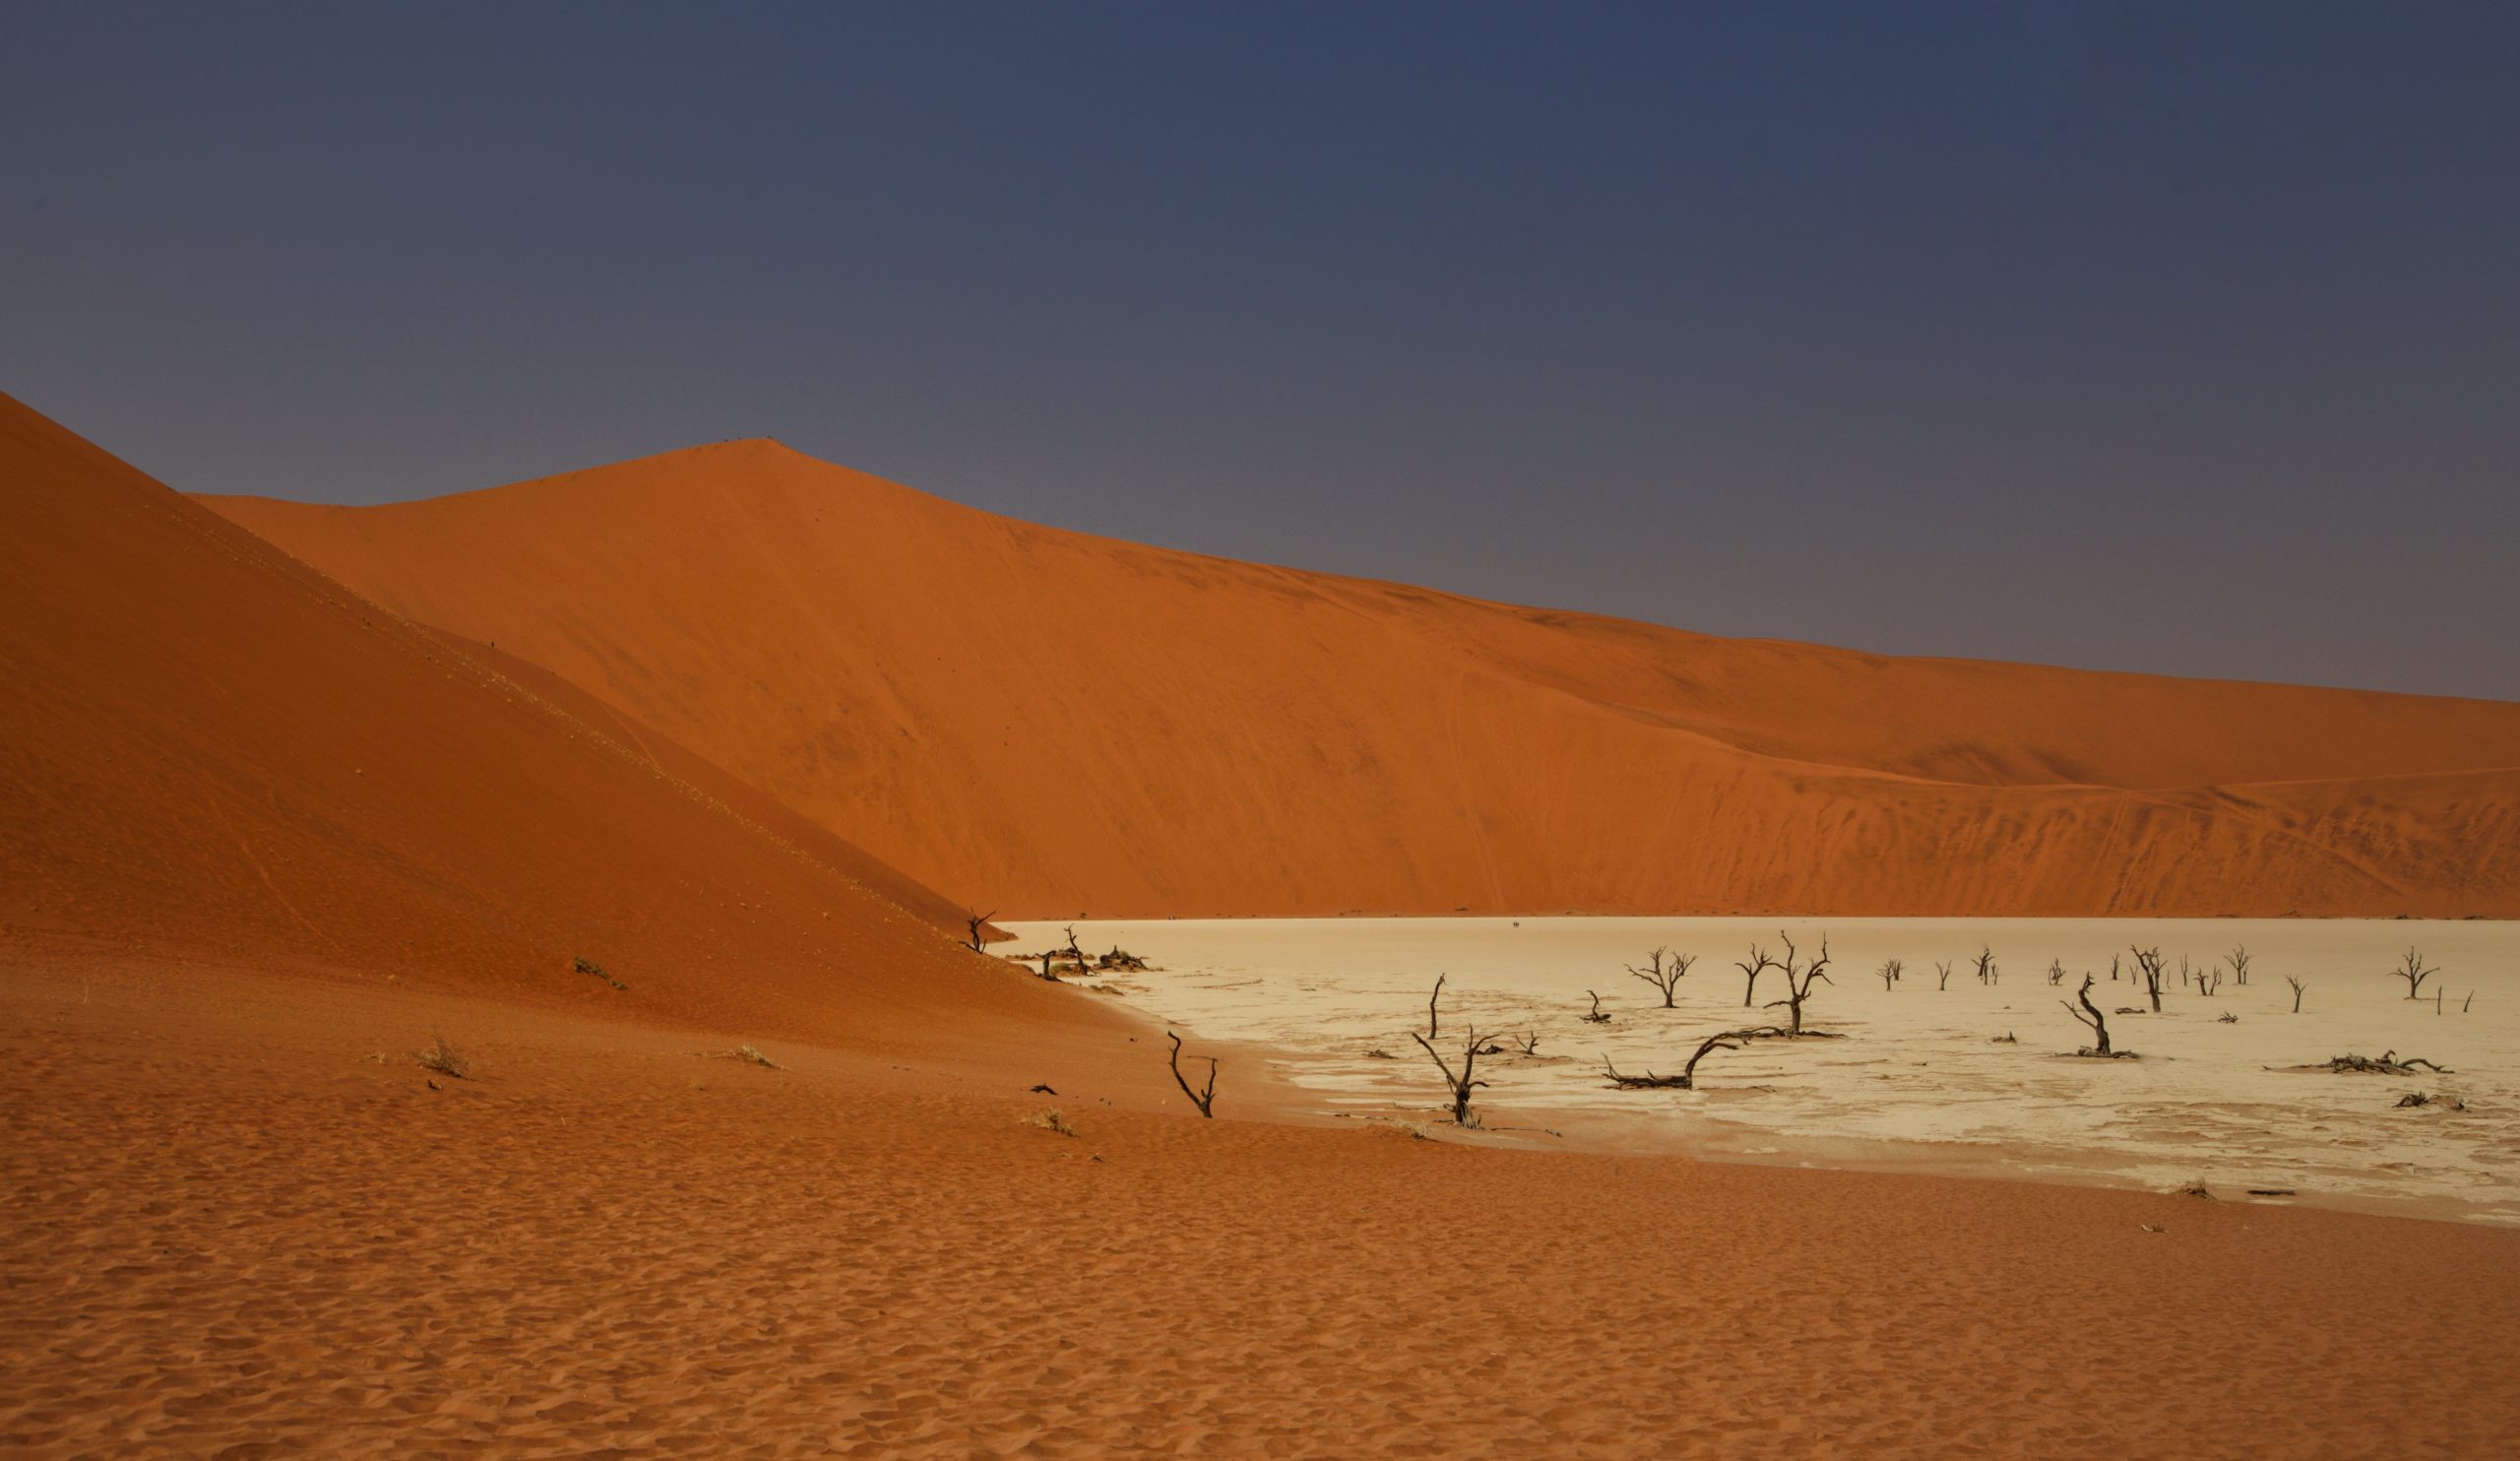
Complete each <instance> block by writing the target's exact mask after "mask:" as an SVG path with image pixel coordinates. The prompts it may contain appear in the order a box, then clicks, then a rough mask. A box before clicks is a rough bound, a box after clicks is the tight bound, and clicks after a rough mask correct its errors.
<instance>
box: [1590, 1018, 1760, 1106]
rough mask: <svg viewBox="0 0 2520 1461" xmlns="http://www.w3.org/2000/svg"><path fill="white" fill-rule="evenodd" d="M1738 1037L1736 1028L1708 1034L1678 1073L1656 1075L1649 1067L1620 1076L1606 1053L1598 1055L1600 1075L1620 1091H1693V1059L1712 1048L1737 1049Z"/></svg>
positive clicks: (1695, 1074) (1694, 1067) (1738, 1046)
mask: <svg viewBox="0 0 2520 1461" xmlns="http://www.w3.org/2000/svg"><path fill="white" fill-rule="evenodd" d="M1741 1039H1742V1033H1741V1032H1740V1031H1738V1030H1727V1031H1725V1032H1724V1033H1723V1034H1721V1035H1710V1036H1708V1037H1707V1038H1706V1040H1705V1042H1704V1043H1703V1044H1701V1045H1700V1046H1699V1047H1698V1048H1697V1053H1696V1054H1694V1055H1691V1056H1689V1063H1688V1064H1686V1065H1684V1066H1682V1067H1680V1073H1679V1074H1678V1075H1656V1074H1655V1073H1654V1072H1652V1071H1650V1070H1649V1071H1647V1072H1645V1073H1644V1074H1643V1075H1621V1074H1619V1070H1618V1067H1617V1066H1615V1065H1612V1064H1611V1063H1610V1057H1609V1056H1607V1055H1604V1056H1603V1057H1602V1074H1604V1075H1606V1076H1608V1077H1609V1082H1610V1084H1611V1085H1613V1086H1616V1087H1618V1088H1619V1089H1620V1090H1622V1091H1694V1090H1696V1089H1697V1062H1699V1061H1700V1060H1703V1059H1705V1058H1706V1057H1707V1055H1708V1054H1710V1053H1711V1052H1713V1051H1716V1050H1737V1049H1739V1048H1741V1046H1740V1041H1741Z"/></svg>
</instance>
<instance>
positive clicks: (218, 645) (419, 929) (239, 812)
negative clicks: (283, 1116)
mask: <svg viewBox="0 0 2520 1461" xmlns="http://www.w3.org/2000/svg"><path fill="white" fill-rule="evenodd" d="M501 664H502V662H501V660H500V658H499V657H497V656H495V655H492V654H490V653H488V652H478V653H476V652H475V651H474V650H473V648H472V647H468V646H466V645H464V644H462V643H461V642H460V641H457V640H454V639H453V638H451V637H450V636H446V635H444V634H441V633H438V632H436V631H432V630H427V629H423V628H420V627H418V626H415V625H412V624H410V623H407V622H405V621H403V620H402V619H400V618H398V617H396V616H395V615H393V614H391V613H389V612H386V611H384V610H382V609H379V608H377V607H375V606H374V605H373V604H370V603H365V602H363V601H361V600H359V599H358V598H356V597H355V596H353V595H352V594H350V593H348V592H347V591H346V590H344V589H343V588H342V587H341V586H340V585H338V584H336V583H334V582H332V581H331V580H328V579H326V578H324V577H322V576H321V575H319V574H317V573H315V572H313V571H311V570H309V569H308V568H307V567H306V566H305V565H303V564H301V563H299V562H297V561H295V560H294V559H291V558H289V557H287V556H286V555H285V554H283V553H281V552H279V551H277V550H275V549H273V548H272V547H271V546H270V545H269V544H267V543H265V542H263V541H262V540H259V539H256V538H254V537H252V536H251V535H249V534H246V533H244V532H242V531H240V530H238V529H236V528H235V527H233V526H232V525H230V524H228V523H227V522H225V521H223V520H222V519H221V518H219V517H217V516H215V515H214V514H211V513H209V512H206V511H204V510H202V509H201V508H200V507H198V506H196V505H194V504H193V503H191V502H189V501H187V500H186V499H184V498H183V497H181V496H179V495H177V494H176V493H174V492H171V491H168V490H167V489H165V488H164V487H162V486H159V485H158V484H157V483H155V482H153V481H151V480H150V479H148V478H147V477H146V476H142V475H141V474H140V473H138V472H136V471H134V470H132V469H131V468H129V467H127V466H125V465H123V464H122V463H120V462H117V461H115V460H114V459H113V458H111V457H110V456H108V455H106V454H105V453H104V452H102V451H100V450H98V449H97V448H95V447H94V446H92V445H90V444H89V443H87V442H85V441H82V440H80V439H79V438H77V437H76V436H73V435H72V434H70V433H69V432H67V431H65V430H63V429H62V428H60V427H58V426H56V425H54V424H53V423H51V422H49V421H47V420H45V419H44V418H43V417H41V416H40V415H38V414H36V413H33V412H32V411H30V410H28V409H26V408H25V407H24V406H22V405H20V404H18V403H16V402H14V401H9V400H7V399H6V398H0V665H6V666H7V667H8V673H7V675H6V676H5V678H0V783H4V784H5V785H6V786H7V787H8V788H9V794H8V796H7V797H6V798H5V799H0V888H5V890H6V898H7V903H6V904H5V905H0V934H13V936H24V937H29V938H37V937H39V938H40V939H42V940H43V941H44V942H45V943H46V944H47V945H48V946H58V945H60V944H61V943H62V941H63V940H64V939H68V940H71V941H73V942H77V941H80V940H85V941H86V942H87V943H88V944H89V945H91V946H93V947H95V948H96V949H98V950H101V951H116V950H146V951H151V952H153V953H156V954H160V955H166V956H181V955H184V954H188V953H189V954H199V955H202V956H206V957H214V958H223V959H235V958H239V957H243V958H251V959H254V960H256V961H258V962H263V963H267V964H272V965H283V966H303V967H307V968H321V969H323V970H325V971H327V972H328V973H329V974H331V975H334V976H337V977H348V978H355V979H366V980H371V981H374V982H377V983H379V984H382V983H385V982H388V981H394V982H401V983H406V984H412V983H416V984H423V985H432V986H437V987H448V988H459V989H468V990H473V991H475V992H481V993H492V994H496V995H499V996H501V997H504V998H511V999H526V1000H530V1001H536V1002H558V1003H562V1004H566V1005H572V1006H584V1007H591V1008H599V1009H604V1010H607V1011H611V1012H613V1013H615V1014H627V1015H632V1016H635V1017H645V1018H663V1019H672V1020H675V1021H679V1022H685V1023H697V1024H703V1025H710V1026H714V1027H717V1028H722V1029H743V1030H751V1031H756V1032H760V1033H771V1032H774V1031H795V1032H801V1033H817V1034H825V1035H833V1036H847V1037H848V1038H851V1039H864V1040H894V1041H901V1042H907V1043H911V1044H924V1043H929V1042H932V1041H935V1040H939V1039H947V1038H952V1037H951V1036H950V1035H949V1033H948V1032H950V1031H951V1030H952V1029H953V1028H954V1027H955V1026H957V1025H969V1024H971V1023H973V1022H979V1023H983V1024H985V1023H993V1022H994V1023H1003V1022H1007V1021H1015V1022H1034V1021H1046V1022H1053V1023H1055V1024H1057V1025H1059V1026H1060V1027H1062V1028H1077V1027H1080V1026H1092V1025H1095V1024H1097V1023H1099V1022H1098V1020H1097V1018H1096V1017H1095V1015H1094V1014H1093V1012H1091V1011H1088V1010H1080V1009H1079V1008H1078V1007H1077V1004H1076V1001H1073V1000H1069V1001H1063V1002H1057V1003H1054V1002H1052V1001H1051V1000H1050V999H1049V998H1047V997H1046V996H1047V994H1048V991H1046V990H1040V989H1038V988H1036V987H1034V986H1032V985H1030V982H1027V981H1024V980H1022V979H1021V978H1020V977H1019V978H1010V977H1009V975H1008V974H1007V972H1006V970H1005V967H1004V965H1003V964H1001V963H998V962H996V961H991V960H985V959H982V958H980V957H979V956H977V955H974V954H971V953H969V952H968V951H965V950H960V949H957V948H956V947H954V945H953V941H952V939H951V938H950V937H949V936H948V933H947V931H946V928H947V925H948V924H950V923H951V922H952V921H953V913H952V910H951V909H950V908H949V907H948V906H947V905H946V904H945V903H944V902H943V900H942V899H940V898H939V897H937V895H935V894H933V893H931V892H928V891H927V890H925V889H923V888H921V887H919V886H918V885H917V884H916V883H915V882H914V881H913V880H911V879H908V878H904V877H903V876H901V875H900V874H899V873H897V872H895V871H894V870H892V869H890V868H888V867H885V866H884V865H882V864H881V863H879V862H878V861H876V860H875V859H874V858H870V857H868V856H867V855H865V854H864V853H863V852H860V851H858V850H857V849H854V848H852V847H851V846H849V845H848V844H846V843H844V842H842V841H840V840H839V839H837V838H834V837H832V836H830V835H828V834H827V833H825V832H823V831H821V830H820V829H818V828H816V827H814V826H811V825H808V824H805V823H803V822H802V821H801V820H800V819H796V818H793V817H791V816H789V815H788V813H787V812H786V811H785V810H784V809H782V808H780V807H779V806H778V805H777V804H776V803H774V802H772V801H770V799H769V798H767V797H764V796H761V795H760V794H758V793H756V792H753V791H751V790H750V789H748V788H745V787H743V786H741V785H740V784H739V783H737V782H735V781H734V780H733V779H732V778H730V777H727V776H726V775H725V773H723V772H721V771H718V770H717V769H716V768H714V767H711V766H709V765H708V764H707V763H705V762H703V761H701V760H700V759H699V758H698V757H696V756H693V755H692V754H691V753H690V752H688V751H685V750H683V749H681V748H680V747H677V746H673V745H671V744H669V743H666V742H664V741H663V740H662V738H660V737H657V736H655V735H654V733H653V732H648V731H644V729H643V728H640V727H638V726H636V725H635V724H634V723H632V722H629V721H627V720H626V719H623V718H620V717H617V716H614V715H612V714H611V713H609V712H608V711H605V710H603V709H602V708H601V707H599V706H595V705H594V704H593V703H592V702H589V701H587V700H586V699H585V697H583V696H582V695H580V694H579V693H578V692H576V691H575V690H573V689H570V688H569V687H567V686H565V685H558V684H554V683H548V682H546V681H547V676H545V675H544V674H543V672H542V671H539V670H534V669H531V668H526V667H513V666H512V667H509V670H503V669H502V668H501ZM511 670H512V671H513V672H510V671H511ZM783 819H784V820H783ZM577 957H585V958H589V959H592V960H594V961H596V962H598V963H599V964H601V965H603V966H604V967H605V968H606V969H607V970H609V971H610V973H611V974H612V975H613V976H614V977H615V978H617V979H619V980H620V981H621V982H623V983H626V984H627V985H629V988H628V989H627V990H614V989H612V988H611V987H610V986H609V985H606V984H605V983H604V982H602V981H600V980H598V979H596V978H594V977H592V976H589V975H587V974H583V973H579V972H577V971H576V970H574V969H573V967H572V964H571V961H572V960H573V959H574V958H577Z"/></svg>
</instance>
